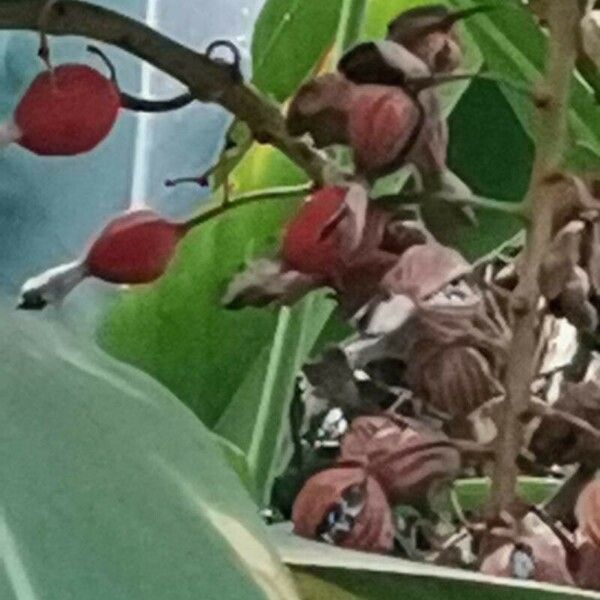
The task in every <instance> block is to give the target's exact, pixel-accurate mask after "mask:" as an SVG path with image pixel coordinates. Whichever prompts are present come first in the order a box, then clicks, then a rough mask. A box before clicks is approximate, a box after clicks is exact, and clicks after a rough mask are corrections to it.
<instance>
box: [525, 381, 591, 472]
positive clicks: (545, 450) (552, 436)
mask: <svg viewBox="0 0 600 600" xmlns="http://www.w3.org/2000/svg"><path fill="white" fill-rule="evenodd" d="M553 408H554V409H556V410H560V411H563V412H565V413H568V414H571V415H573V416H575V417H578V418H579V419H581V420H582V421H584V422H586V423H589V424H590V425H592V426H593V427H596V428H600V386H599V385H598V384H597V383H596V382H595V381H587V382H583V383H569V382H567V383H566V384H565V385H564V386H563V389H562V390H561V395H560V397H559V399H558V401H557V402H556V403H555V404H554V405H553ZM531 450H532V451H533V453H534V454H535V455H536V457H537V459H538V461H540V462H541V463H542V464H544V465H553V464H559V465H569V464H574V463H585V464H589V465H592V466H593V465H596V466H597V465H600V440H598V438H597V437H596V436H594V435H592V433H590V432H586V431H582V430H581V429H580V428H578V427H576V426H575V425H573V424H572V423H569V422H567V421H566V420H565V419H564V418H562V417H560V416H547V417H544V418H543V419H542V421H541V423H540V426H539V427H538V429H537V430H536V432H535V433H534V435H533V439H532V442H531Z"/></svg>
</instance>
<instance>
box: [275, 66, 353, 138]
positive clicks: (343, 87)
mask: <svg viewBox="0 0 600 600" xmlns="http://www.w3.org/2000/svg"><path fill="white" fill-rule="evenodd" d="M354 89H355V86H354V84H353V83H351V82H350V81H348V80H347V79H346V78H345V77H344V76H342V75H340V74H338V73H329V74H327V75H323V76H321V77H317V78H315V79H312V80H311V81H309V82H307V83H305V84H304V85H303V86H301V87H300V89H299V90H298V91H297V92H296V95H295V96H294V98H293V100H292V102H291V104H290V107H289V110H288V114H287V127H288V130H289V132H290V133H291V134H292V135H295V136H300V135H303V134H305V133H309V134H310V135H311V137H312V138H313V140H314V142H315V144H316V146H317V147H319V148H324V147H327V146H331V145H334V144H347V143H348V110H349V106H350V102H351V98H352V94H353V92H354Z"/></svg>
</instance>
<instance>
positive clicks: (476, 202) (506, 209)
mask: <svg viewBox="0 0 600 600" xmlns="http://www.w3.org/2000/svg"><path fill="white" fill-rule="evenodd" d="M396 197H397V198H399V199H402V200H403V201H410V202H419V201H424V202H426V201H427V200H441V201H443V202H448V204H457V205H458V206H472V207H474V208H483V209H487V210H494V211H497V212H503V213H507V214H511V215H516V216H519V217H522V218H525V211H524V209H523V205H522V204H521V203H518V202H504V201H503V200H495V199H493V198H484V197H483V196H476V195H473V196H467V197H464V198H461V197H458V196H452V195H450V194H441V193H434V194H429V193H427V192H425V193H422V192H401V193H400V194H398V195H397V196H396Z"/></svg>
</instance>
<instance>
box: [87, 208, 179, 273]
mask: <svg viewBox="0 0 600 600" xmlns="http://www.w3.org/2000/svg"><path fill="white" fill-rule="evenodd" d="M184 234H185V227H184V226H182V225H180V224H177V223H171V222H169V221H166V220H165V219H163V218H161V217H160V216H158V215H157V214H156V213H154V212H152V211H151V210H138V211H135V212H131V213H127V214H125V215H122V216H119V217H117V218H116V219H114V220H113V221H111V222H110V223H109V224H108V225H107V226H106V227H105V228H104V229H103V230H102V233H101V234H100V235H99V236H98V238H97V239H96V241H95V242H94V243H93V244H92V246H91V248H90V250H89V252H88V254H87V257H86V259H85V265H86V266H87V268H88V272H89V274H90V275H92V276H94V277H98V278H99V279H103V280H104V281H109V282H111V283H132V284H135V283H149V282H151V281H154V280H155V279H158V277H160V276H161V275H162V274H163V273H164V272H165V269H166V268H167V266H168V264H169V262H170V261H171V259H172V258H173V255H174V254H175V250H176V248H177V244H178V242H179V240H180V239H181V238H182V237H183V235H184Z"/></svg>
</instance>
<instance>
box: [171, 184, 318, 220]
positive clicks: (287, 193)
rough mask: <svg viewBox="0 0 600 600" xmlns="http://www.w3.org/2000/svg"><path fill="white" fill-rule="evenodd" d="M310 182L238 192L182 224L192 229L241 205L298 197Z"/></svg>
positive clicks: (310, 188) (311, 187)
mask: <svg viewBox="0 0 600 600" xmlns="http://www.w3.org/2000/svg"><path fill="white" fill-rule="evenodd" d="M313 187H314V186H313V185H312V184H302V185H295V186H285V187H275V188H268V189H264V190H256V191H252V192H248V193H245V194H240V195H239V196H237V197H236V198H232V199H231V200H230V201H229V202H226V203H222V202H221V203H219V204H217V205H215V206H213V207H211V208H209V209H206V210H204V211H202V212H201V213H200V214H199V215H196V216H195V217H192V218H191V219H189V220H187V221H185V222H184V223H183V226H184V227H185V229H193V228H194V227H198V225H202V224H203V223H206V222H207V221H210V220H211V219H214V218H216V217H219V216H221V215H222V214H224V213H226V212H228V211H230V210H234V209H237V208H240V207H242V206H248V205H249V204H254V203H256V202H263V201H265V200H285V199H289V198H298V197H300V196H303V195H305V194H306V193H308V192H310V191H311V190H312V189H313Z"/></svg>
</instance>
